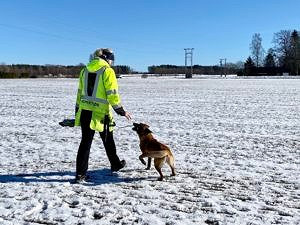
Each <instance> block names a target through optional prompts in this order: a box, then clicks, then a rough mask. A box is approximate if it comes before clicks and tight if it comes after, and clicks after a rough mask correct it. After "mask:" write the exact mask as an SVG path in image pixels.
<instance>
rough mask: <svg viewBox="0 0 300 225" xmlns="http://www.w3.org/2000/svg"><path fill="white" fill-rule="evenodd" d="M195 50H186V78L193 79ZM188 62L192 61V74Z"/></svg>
mask: <svg viewBox="0 0 300 225" xmlns="http://www.w3.org/2000/svg"><path fill="white" fill-rule="evenodd" d="M193 50H194V48H185V49H184V53H185V54H184V55H185V64H184V65H185V66H184V71H185V78H192V77H193ZM188 60H189V61H190V67H191V68H190V69H191V70H190V72H188V68H187V66H188Z"/></svg>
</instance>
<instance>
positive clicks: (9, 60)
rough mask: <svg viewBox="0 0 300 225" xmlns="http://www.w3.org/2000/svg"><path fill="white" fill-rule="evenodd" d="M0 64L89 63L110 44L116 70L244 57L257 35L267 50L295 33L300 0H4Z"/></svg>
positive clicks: (299, 21) (299, 20)
mask: <svg viewBox="0 0 300 225" xmlns="http://www.w3.org/2000/svg"><path fill="white" fill-rule="evenodd" d="M0 9H1V13H0V63H2V62H3V63H6V64H17V63H26V64H27V63H28V64H61V65H76V64H79V63H87V61H88V58H89V54H90V53H91V52H93V51H94V50H95V49H96V48H99V47H111V48H112V49H114V50H115V53H116V64H117V65H129V66H131V67H132V68H133V69H135V70H139V71H146V70H147V67H148V66H150V65H160V64H175V65H183V64H184V50H183V49H184V48H190V47H193V48H195V50H194V64H200V65H216V64H218V62H219V58H227V61H229V62H236V61H239V60H245V59H246V58H247V57H248V56H249V44H250V42H251V38H252V35H253V34H254V33H260V34H261V36H262V39H263V46H264V48H265V49H266V50H267V49H268V48H269V47H272V46H273V44H272V39H273V34H274V33H275V32H278V31H280V30H283V29H296V30H300V13H299V9H300V1H299V0H226V1H225V0H206V1H204V0H186V1H183V0H182V1H179V0H115V1H113V0H107V1H99V0H91V1H90V0H89V1H83V0H49V1H44V0H1V1H0Z"/></svg>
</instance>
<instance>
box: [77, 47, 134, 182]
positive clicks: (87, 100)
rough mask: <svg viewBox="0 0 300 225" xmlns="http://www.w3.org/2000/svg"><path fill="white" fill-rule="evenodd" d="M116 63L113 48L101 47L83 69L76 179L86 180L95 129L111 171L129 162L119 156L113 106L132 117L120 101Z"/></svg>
mask: <svg viewBox="0 0 300 225" xmlns="http://www.w3.org/2000/svg"><path fill="white" fill-rule="evenodd" d="M113 63H114V53H113V51H112V50H111V49H108V48H100V49H97V50H96V51H95V52H94V53H93V55H91V59H90V62H89V63H88V64H87V65H86V66H85V68H83V69H82V70H81V71H80V77H79V85H78V92H77V99H76V108H75V126H81V131H82V138H81V142H80V145H79V149H78V153H77V158H76V177H75V182H81V181H86V180H87V170H88V161H89V154H90V148H91V144H92V141H93V137H94V134H95V131H98V132H99V133H100V137H101V139H102V142H103V145H104V148H105V151H106V154H107V157H108V159H109V162H110V165H111V171H119V170H120V169H122V168H123V167H124V166H125V165H126V161H125V160H120V159H119V157H118V155H117V152H116V145H115V141H114V138H113V128H114V126H115V122H114V118H113V112H112V109H113V110H114V111H115V112H116V113H117V114H118V115H120V116H124V117H126V118H127V119H128V120H131V115H130V113H128V112H126V111H125V110H124V108H123V106H122V105H121V100H120V95H119V93H118V83H117V78H116V75H115V72H114V70H113V68H112V67H111V66H112V65H113Z"/></svg>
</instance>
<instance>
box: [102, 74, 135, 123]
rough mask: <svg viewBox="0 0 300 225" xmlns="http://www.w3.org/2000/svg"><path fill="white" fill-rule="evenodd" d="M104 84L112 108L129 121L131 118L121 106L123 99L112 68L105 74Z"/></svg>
mask: <svg viewBox="0 0 300 225" xmlns="http://www.w3.org/2000/svg"><path fill="white" fill-rule="evenodd" d="M103 79H104V80H103V81H104V82H103V83H104V87H105V90H106V96H107V101H108V102H109V104H110V105H111V106H112V108H113V109H114V111H115V112H116V113H117V114H118V115H120V116H125V117H126V118H127V119H128V120H129V119H131V116H130V114H129V113H128V112H126V111H125V110H124V108H123V106H122V104H121V98H120V95H119V91H118V82H117V78H116V75H115V71H114V70H113V69H112V68H107V69H106V70H105V71H104V74H103Z"/></svg>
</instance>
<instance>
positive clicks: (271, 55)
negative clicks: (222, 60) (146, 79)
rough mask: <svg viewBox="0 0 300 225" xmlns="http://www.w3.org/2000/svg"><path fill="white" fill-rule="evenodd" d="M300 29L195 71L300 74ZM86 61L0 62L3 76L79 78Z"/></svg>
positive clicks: (170, 70) (163, 70)
mask: <svg viewBox="0 0 300 225" xmlns="http://www.w3.org/2000/svg"><path fill="white" fill-rule="evenodd" d="M299 33H300V32H299V31H296V30H281V31H279V32H276V33H274V37H273V41H272V42H273V45H274V46H273V47H272V48H269V49H268V50H267V51H265V49H264V48H263V46H262V38H261V36H260V34H259V33H255V34H254V35H253V36H252V41H251V43H250V56H249V57H248V58H247V60H246V61H245V62H242V61H239V62H237V63H226V65H220V66H219V65H213V66H201V65H193V66H192V73H193V74H205V75H218V74H221V75H226V74H237V75H240V76H242V75H244V76H249V75H283V73H289V74H291V75H300V37H299ZM84 66H85V65H84V64H78V65H76V66H72V65H71V66H63V65H27V64H12V65H6V64H4V63H2V64H1V65H0V78H36V77H74V78H75V77H78V76H79V72H80V70H81V69H82V68H83V67H84ZM113 68H114V70H115V72H116V74H132V73H138V72H136V71H134V70H133V69H132V68H130V67H129V66H127V65H117V66H113ZM190 72H191V67H185V66H177V65H168V64H166V65H152V66H149V67H148V73H150V74H158V75H164V74H187V73H190Z"/></svg>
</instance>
